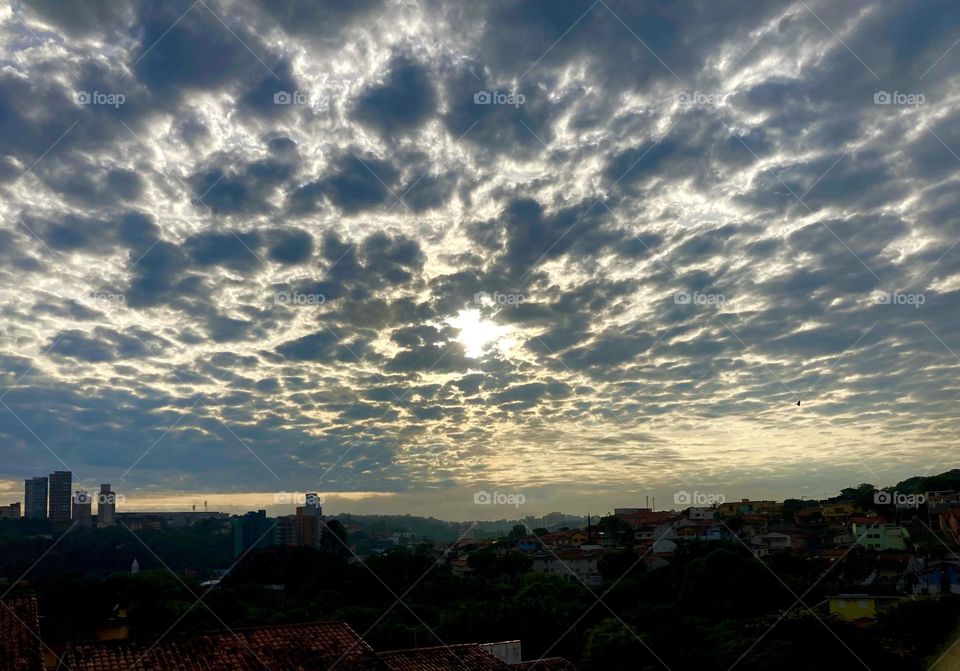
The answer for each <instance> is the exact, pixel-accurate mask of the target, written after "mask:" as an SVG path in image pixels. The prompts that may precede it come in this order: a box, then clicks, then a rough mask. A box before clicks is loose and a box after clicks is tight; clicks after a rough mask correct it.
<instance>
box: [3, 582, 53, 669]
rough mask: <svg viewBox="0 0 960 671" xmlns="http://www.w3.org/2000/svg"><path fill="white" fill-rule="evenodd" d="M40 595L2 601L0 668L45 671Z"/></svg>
mask: <svg viewBox="0 0 960 671" xmlns="http://www.w3.org/2000/svg"><path fill="white" fill-rule="evenodd" d="M40 645H41V644H40V621H39V619H38V618H37V599H36V597H32V596H30V597H19V598H16V599H4V600H2V601H0V671H42V670H43V653H42V652H41V650H40Z"/></svg>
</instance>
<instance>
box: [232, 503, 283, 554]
mask: <svg viewBox="0 0 960 671" xmlns="http://www.w3.org/2000/svg"><path fill="white" fill-rule="evenodd" d="M230 523H231V525H232V526H233V556H234V557H240V556H241V555H243V554H244V553H245V552H246V551H247V550H249V549H251V548H268V547H270V546H271V545H273V541H274V531H273V528H272V527H273V524H274V522H273V520H271V519H270V518H268V517H267V511H266V510H258V511H257V512H249V513H247V514H246V515H243V516H241V517H234V518H233V519H232V520H230Z"/></svg>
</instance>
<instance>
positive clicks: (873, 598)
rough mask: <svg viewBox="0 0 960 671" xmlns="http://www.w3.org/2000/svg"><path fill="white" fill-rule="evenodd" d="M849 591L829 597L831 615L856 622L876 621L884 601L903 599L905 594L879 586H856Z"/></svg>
mask: <svg viewBox="0 0 960 671" xmlns="http://www.w3.org/2000/svg"><path fill="white" fill-rule="evenodd" d="M848 589H849V591H847V592H841V593H839V594H833V595H830V596H828V597H827V599H828V600H829V602H830V614H831V615H839V616H841V617H843V618H845V619H847V620H851V621H856V620H863V619H870V620H872V619H875V618H876V617H877V608H879V607H880V606H881V605H882V602H884V601H896V600H897V599H902V598H903V597H904V595H903V594H901V593H900V592H897V591H896V590H894V589H892V588H890V587H886V586H882V585H878V586H874V585H855V586H853V587H850V588H848Z"/></svg>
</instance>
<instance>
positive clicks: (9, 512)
mask: <svg viewBox="0 0 960 671" xmlns="http://www.w3.org/2000/svg"><path fill="white" fill-rule="evenodd" d="M18 519H20V502H19V501H15V502H14V503H11V504H10V505H8V506H0V520H18Z"/></svg>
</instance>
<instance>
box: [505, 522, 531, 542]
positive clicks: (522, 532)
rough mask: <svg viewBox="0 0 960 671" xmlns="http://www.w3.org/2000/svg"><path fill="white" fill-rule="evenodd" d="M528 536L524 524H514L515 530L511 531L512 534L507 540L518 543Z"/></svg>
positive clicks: (508, 535)
mask: <svg viewBox="0 0 960 671" xmlns="http://www.w3.org/2000/svg"><path fill="white" fill-rule="evenodd" d="M526 535H528V534H527V528H526V527H525V526H523V525H522V524H514V525H513V528H512V529H511V530H510V533H509V534H507V540H509V541H513V542H516V541H518V540H520V539H521V538H523V537H524V536H526Z"/></svg>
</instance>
